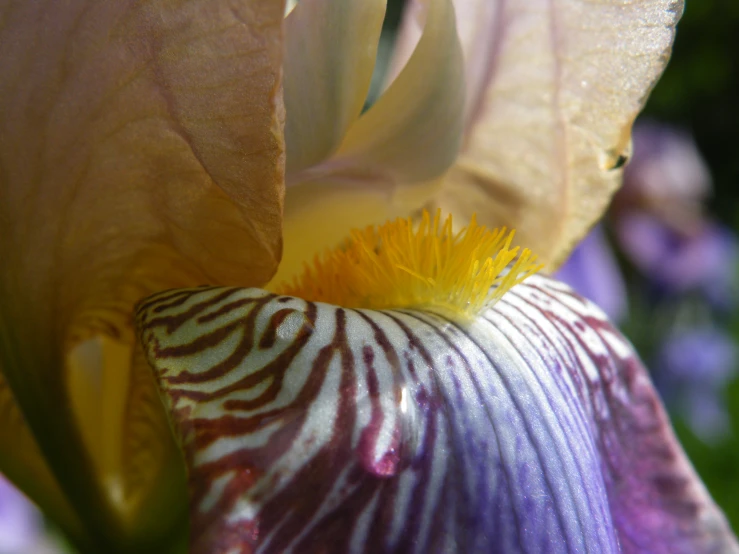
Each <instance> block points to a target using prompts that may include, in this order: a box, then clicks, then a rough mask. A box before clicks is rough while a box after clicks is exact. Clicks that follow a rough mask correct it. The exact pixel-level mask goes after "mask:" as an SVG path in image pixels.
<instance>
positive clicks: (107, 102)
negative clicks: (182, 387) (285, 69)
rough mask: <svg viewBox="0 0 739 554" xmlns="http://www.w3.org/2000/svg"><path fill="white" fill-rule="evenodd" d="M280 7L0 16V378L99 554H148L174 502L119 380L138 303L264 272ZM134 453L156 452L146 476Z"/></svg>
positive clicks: (271, 219) (156, 426) (105, 5)
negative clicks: (124, 552) (131, 551)
mask: <svg viewBox="0 0 739 554" xmlns="http://www.w3.org/2000/svg"><path fill="white" fill-rule="evenodd" d="M283 9H284V6H282V5H281V2H267V3H264V2H251V1H248V0H242V1H238V2H232V1H228V2H226V1H223V2H221V1H218V0H216V1H212V0H208V1H205V0H194V1H190V2H174V3H173V2H166V1H160V0H155V1H150V2H133V1H128V0H126V1H120V2H94V1H86V0H71V1H68V2H63V3H58V2H52V1H43V0H38V1H33V2H24V1H14V0H5V1H2V2H0V13H2V16H1V17H0V50H2V52H3V56H2V58H1V59H0V75H2V78H0V167H1V168H2V171H0V258H2V263H3V271H2V273H0V366H2V371H3V373H4V376H5V378H6V380H7V383H8V384H9V386H10V388H11V389H12V391H13V395H14V397H15V400H16V401H17V404H18V406H19V408H20V411H21V412H22V414H23V417H24V420H25V421H26V422H27V424H28V426H29V428H30V429H31V431H32V433H33V435H34V436H35V440H36V441H37V443H38V446H39V448H40V449H41V451H42V452H43V453H44V454H45V456H46V457H47V459H48V463H49V469H50V470H51V472H52V473H53V474H54V475H55V477H56V480H57V481H58V483H59V486H60V487H61V488H62V489H63V491H64V493H65V495H66V496H67V500H68V502H69V504H70V505H72V507H73V508H74V510H75V511H76V512H77V514H78V515H79V517H80V519H81V520H83V523H84V525H85V526H86V532H87V533H88V535H89V537H88V538H90V540H92V541H93V542H94V543H95V545H96V549H97V550H98V551H106V552H108V551H109V552H113V551H116V550H117V549H118V548H123V547H124V546H125V545H128V546H130V547H131V548H138V547H136V545H137V544H138V545H139V546H140V547H141V548H140V549H139V550H138V551H141V552H143V551H145V549H144V546H143V544H147V545H149V547H152V548H155V545H156V543H157V541H158V540H164V539H163V537H166V536H167V535H168V534H169V533H171V532H172V528H171V527H172V526H173V525H174V523H173V520H174V519H177V514H178V513H179V512H178V510H179V511H180V512H181V511H182V510H183V508H184V502H185V498H184V491H179V492H178V491H177V490H172V487H171V482H170V480H169V478H170V477H172V478H173V479H174V480H175V481H176V478H175V477H174V476H178V475H179V476H180V480H182V479H183V477H182V474H183V469H184V468H183V467H182V462H181V460H180V459H179V455H178V454H177V453H176V450H175V449H174V446H173V441H172V440H171V438H170V437H169V435H168V432H167V429H166V425H161V424H160V422H161V421H165V415H164V413H163V412H162V409H161V406H160V405H159V404H158V403H157V401H156V390H155V388H154V385H153V382H151V381H149V382H148V383H144V384H139V383H141V381H140V380H137V378H136V376H135V375H134V374H127V372H129V371H132V372H134V373H135V369H131V368H132V367H135V363H134V364H133V366H132V362H131V360H135V353H133V352H132V347H133V344H134V333H133V329H132V318H131V312H132V308H133V305H134V303H135V302H136V301H138V300H139V299H141V298H142V297H144V296H146V295H148V294H150V293H152V292H154V291H157V290H163V289H166V288H170V287H173V286H194V285H197V284H199V283H202V282H209V283H243V284H244V285H257V284H263V283H264V282H265V281H267V280H268V279H269V278H270V276H271V275H272V273H273V272H274V270H275V267H276V265H277V260H278V259H279V256H280V249H281V237H280V228H281V209H282V196H283V193H284V186H283V147H282V138H281V126H282V118H283V114H282V104H281V96H280V72H281V37H282V23H283V13H284V12H283ZM96 343H97V344H98V346H97V347H95V344H96ZM84 345H92V348H91V350H90V351H87V350H86V347H85V346H84ZM78 348H82V350H78ZM95 348H98V352H97V354H95V352H94V351H95ZM90 353H92V354H94V355H91V356H87V354H90ZM98 385H99V387H102V388H99V387H98ZM96 391H98V392H100V391H103V392H101V394H103V396H105V398H99V397H98V398H95V392H96ZM147 391H148V392H147ZM147 395H148V397H149V398H151V399H154V402H153V404H152V406H156V410H158V415H156V416H155V417H153V419H150V420H148V422H146V423H142V422H141V421H139V422H138V423H137V424H136V425H134V424H133V422H132V421H131V420H129V416H130V414H131V413H132V412H131V411H130V410H134V411H136V412H137V413H140V411H139V406H138V401H137V400H135V399H136V398H140V397H142V396H144V397H147ZM129 402H134V403H136V406H135V407H133V408H129V407H128V403H129ZM102 421H107V422H114V423H115V424H113V425H110V426H108V427H106V428H105V429H103V430H102V431H101V428H100V425H101V424H102ZM88 426H89V427H88ZM147 426H148V427H149V429H148V430H147V431H145V430H144V428H145V427H147ZM95 427H97V429H95ZM152 435H154V436H155V440H152ZM95 437H97V438H95ZM111 444H118V445H120V447H119V448H118V449H117V451H118V452H120V456H116V455H114V452H115V451H116V449H113V450H111V449H110V448H109V446H110V445H111ZM133 444H138V445H139V446H141V447H143V445H146V444H149V445H151V444H158V445H159V446H161V447H162V450H163V452H165V453H166V455H162V456H154V457H153V459H155V460H156V461H155V463H153V464H151V465H148V466H146V469H145V473H146V474H147V475H146V478H145V479H141V477H142V475H141V472H137V471H133V470H131V469H130V468H129V464H132V463H134V462H133V461H132V458H131V457H130V456H129V454H130V453H129V452H128V451H127V450H126V449H127V448H129V447H132V446H130V445H133ZM167 444H170V445H172V446H173V447H172V448H169V447H168V446H166V445H167ZM138 454H140V453H138V452H137V455H138ZM135 457H136V456H134V458H135ZM116 458H117V459H116ZM138 467H144V465H139V466H138ZM111 474H112V476H113V477H115V478H109V477H111ZM162 475H164V476H165V477H167V478H160V477H161V476H162ZM142 487H143V488H142ZM146 487H152V488H151V489H148V490H145V489H146ZM175 489H176V487H175ZM120 491H127V492H126V493H125V494H123V495H121V492H120ZM29 492H32V491H29ZM147 498H148V499H151V498H158V499H159V501H162V502H167V501H169V506H168V508H169V509H168V510H166V511H164V512H162V513H160V514H158V517H151V514H150V513H149V512H147V510H149V509H151V508H152V507H156V506H157V505H156V504H151V503H149V502H148V500H146V499H147ZM142 502H143V505H142ZM160 507H161V506H159V508H160ZM159 508H157V509H159ZM141 514H145V515H146V514H148V515H146V524H145V525H144V524H143V523H142V522H141V520H138V519H137V517H138V515H141ZM167 540H169V539H167ZM165 542H166V541H165Z"/></svg>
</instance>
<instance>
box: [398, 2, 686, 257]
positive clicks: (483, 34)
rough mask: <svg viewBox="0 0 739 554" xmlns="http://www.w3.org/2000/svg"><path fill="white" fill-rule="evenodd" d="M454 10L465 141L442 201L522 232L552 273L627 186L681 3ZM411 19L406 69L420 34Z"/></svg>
mask: <svg viewBox="0 0 739 554" xmlns="http://www.w3.org/2000/svg"><path fill="white" fill-rule="evenodd" d="M454 4H455V8H456V12H457V21H458V30H459V36H460V39H461V41H462V46H463V49H464V52H465V63H466V77H467V84H468V90H467V108H466V127H467V130H466V135H467V136H466V143H465V147H464V148H463V152H462V155H461V156H460V158H459V160H458V161H457V163H456V165H455V168H454V169H453V170H452V172H451V173H450V174H449V176H448V178H447V179H446V181H445V187H444V189H443V191H442V193H441V194H440V196H439V197H438V199H437V201H438V204H439V205H440V206H442V207H443V209H444V210H452V211H453V212H454V213H455V215H459V216H460V217H461V216H467V217H469V214H471V213H472V212H473V211H477V213H478V216H479V218H480V221H481V222H482V223H484V224H486V225H488V226H489V227H497V226H500V225H508V226H509V227H513V228H515V229H517V230H518V232H519V240H520V241H521V244H525V245H526V246H528V247H530V248H531V249H532V250H534V251H536V252H537V253H538V254H539V256H540V257H541V259H542V260H543V261H546V262H548V263H549V264H550V266H551V267H554V266H556V265H557V264H558V263H560V262H562V261H563V260H564V258H565V257H566V255H567V253H568V252H569V250H570V249H571V248H572V247H573V246H574V245H575V244H576V243H577V241H578V240H579V239H581V238H582V237H583V236H584V235H585V233H586V232H587V230H588V228H589V227H590V226H591V225H592V224H593V222H594V221H596V220H597V218H598V217H599V216H600V214H601V213H602V211H603V210H604V209H605V206H606V205H607V203H608V201H609V199H610V197H611V194H612V193H613V191H614V190H615V189H616V187H617V186H618V185H619V183H620V180H621V170H620V167H621V166H622V165H623V164H624V162H625V161H626V159H627V158H628V156H629V153H630V148H629V140H630V139H629V137H630V131H631V125H632V123H633V121H634V118H635V117H636V115H637V113H638V112H639V111H640V110H641V108H642V106H643V103H644V101H645V99H646V97H647V96H648V93H649V91H650V90H651V88H652V86H653V85H654V83H655V81H656V80H657V78H658V77H659V76H660V74H661V73H662V70H663V69H664V67H665V64H666V63H667V59H668V56H669V52H670V48H671V45H672V40H673V37H674V28H675V24H676V23H677V20H678V18H679V16H680V13H681V11H682V2H681V1H679V0H637V1H626V0H596V1H592V2H581V1H579V0H554V1H552V0H532V1H526V2H511V1H506V0H455V2H454ZM409 13H410V14H411V16H410V17H408V18H407V19H406V23H405V24H404V27H405V29H404V30H403V35H410V39H406V38H405V37H404V36H401V38H400V39H399V44H400V46H401V50H400V51H399V52H398V54H397V55H398V57H399V58H400V59H401V60H402V59H403V58H404V57H405V56H406V54H405V52H404V51H403V48H409V47H412V44H413V36H414V35H416V34H417V32H416V31H415V30H414V29H413V27H415V26H416V25H417V22H416V18H415V17H414V16H413V14H414V12H413V11H410V12H409ZM458 221H461V219H459V220H458Z"/></svg>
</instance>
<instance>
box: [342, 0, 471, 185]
mask: <svg viewBox="0 0 739 554" xmlns="http://www.w3.org/2000/svg"><path fill="white" fill-rule="evenodd" d="M427 12H428V13H427V14H426V18H425V24H424V28H423V34H422V36H421V39H420V41H419V42H418V45H417V46H416V49H415V50H414V52H413V54H412V55H411V57H410V59H409V60H408V63H407V64H406V65H405V67H404V68H403V70H402V71H401V73H400V74H399V75H398V77H397V78H396V79H395V81H393V83H392V85H390V87H389V88H388V89H387V90H386V91H385V93H384V94H383V95H382V96H381V97H380V98H379V99H378V100H377V102H376V103H375V104H374V105H373V106H372V108H371V109H370V110H368V111H367V112H366V113H364V114H363V115H362V117H361V118H360V119H359V120H358V121H357V123H356V124H355V125H353V126H352V127H351V128H350V129H349V132H348V133H347V136H346V138H345V139H344V142H343V143H342V145H341V148H340V149H339V152H338V154H337V160H336V162H335V163H336V165H338V166H340V167H346V166H348V167H351V168H352V169H353V170H354V171H356V172H358V173H364V172H370V173H372V172H374V173H377V174H380V175H389V176H391V177H392V178H394V180H395V181H396V182H399V183H403V182H408V183H415V182H419V181H428V180H431V179H434V178H436V177H438V176H439V175H441V174H442V173H443V172H444V171H445V170H446V169H447V168H448V167H449V166H450V165H451V164H452V162H453V161H454V159H455V158H456V156H457V153H458V151H459V145H460V141H461V132H462V118H461V114H462V111H463V109H464V90H465V89H464V67H463V59H462V51H461V48H460V46H459V39H458V37H457V33H456V29H455V19H454V9H453V6H452V3H451V1H450V0H430V1H429V2H428V10H427ZM342 158H344V159H342ZM362 169H364V171H362Z"/></svg>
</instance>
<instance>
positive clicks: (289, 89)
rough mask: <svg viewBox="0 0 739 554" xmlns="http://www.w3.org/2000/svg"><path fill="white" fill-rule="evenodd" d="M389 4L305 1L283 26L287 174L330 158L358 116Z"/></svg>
mask: <svg viewBox="0 0 739 554" xmlns="http://www.w3.org/2000/svg"><path fill="white" fill-rule="evenodd" d="M386 4H387V2H386V0H363V1H347V0H302V1H301V2H299V3H298V4H297V6H296V7H295V8H294V9H293V10H292V11H291V12H290V15H288V17H287V19H286V21H285V27H286V28H285V47H286V52H285V66H284V67H285V84H284V90H285V110H286V113H287V118H286V122H285V144H286V148H287V173H288V174H294V173H295V172H299V171H300V170H302V169H305V168H306V167H308V166H311V165H313V164H316V163H319V162H321V161H323V160H324V159H326V158H328V157H329V156H330V155H331V154H333V152H334V151H335V150H336V148H338V146H339V144H340V143H341V140H342V139H343V138H344V135H345V134H346V131H347V129H348V128H349V126H350V125H351V124H352V123H354V121H356V119H357V117H359V114H360V112H361V111H362V107H363V106H364V102H365V100H366V98H367V92H368V91H369V86H370V81H371V80H372V71H373V70H374V67H375V58H376V57H377V45H378V43H379V40H380V31H381V30H382V21H383V19H384V17H385V6H386Z"/></svg>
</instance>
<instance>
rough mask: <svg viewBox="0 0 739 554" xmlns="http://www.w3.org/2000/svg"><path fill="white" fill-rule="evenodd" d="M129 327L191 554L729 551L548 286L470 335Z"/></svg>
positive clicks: (318, 311) (308, 312)
mask: <svg viewBox="0 0 739 554" xmlns="http://www.w3.org/2000/svg"><path fill="white" fill-rule="evenodd" d="M138 317H139V325H140V328H141V331H142V340H143V343H144V348H145V351H146V353H147V355H148V359H149V361H150V363H151V364H152V366H153V367H154V368H155V371H156V374H157V379H158V383H159V386H160V388H161V391H162V393H163V397H164V400H165V403H166V404H167V406H168V408H169V411H170V414H171V418H172V422H173V424H174V427H175V429H176V432H177V435H178V437H179V439H180V441H181V443H182V445H183V449H184V452H185V456H186V459H187V462H188V464H189V467H190V486H191V494H192V503H191V524H192V533H193V534H192V539H193V548H194V549H195V550H197V551H203V552H210V553H213V554H218V553H225V552H244V553H245V552H253V551H259V552H264V553H271V552H288V551H305V550H309V549H310V548H311V545H313V546H315V545H316V544H321V545H325V548H324V551H325V552H327V553H334V552H336V553H339V552H341V553H370V552H371V553H373V554H374V553H379V552H408V553H413V552H418V553H426V552H458V553H460V554H467V553H476V552H480V553H483V552H506V553H517V552H525V553H532V554H533V553H544V552H546V553H552V552H598V553H609V552H613V553H617V552H624V553H637V552H652V553H657V554H668V553H669V554H675V553H684V554H688V553H692V554H695V553H708V552H738V551H739V549H738V548H737V544H736V542H735V539H734V538H733V536H732V535H731V532H730V530H729V528H728V526H727V523H726V521H725V519H724V517H723V515H722V514H721V513H720V512H719V510H718V509H717V508H716V506H715V505H714V504H713V502H712V500H711V499H710V498H709V497H708V495H707V493H706V491H705V489H704V488H703V486H702V484H701V483H700V481H699V480H698V478H697V476H696V475H695V473H694V471H693V469H692V468H691V467H690V465H689V462H688V461H687V459H686V457H685V455H684V454H683V452H682V450H681V449H680V447H679V445H678V444H677V442H676V440H675V438H674V436H673V434H672V431H671V429H670V427H669V423H668V420H667V417H666V415H665V412H664V410H663V408H662V406H661V404H660V402H659V400H658V397H657V395H656V393H655V391H654V389H653V387H652V385H651V383H650V381H649V378H648V376H647V373H646V371H645V370H644V367H643V366H642V365H641V363H640V362H639V360H638V359H637V358H636V357H635V355H634V353H633V350H632V349H631V346H630V345H629V344H628V343H627V342H626V341H625V339H624V338H623V337H621V336H620V335H619V334H618V332H617V331H616V330H615V329H614V328H613V327H612V326H611V325H610V324H609V323H608V321H607V320H606V319H605V316H604V315H603V313H602V312H601V311H600V310H599V309H598V308H596V307H595V306H594V305H592V304H590V303H588V302H587V301H585V300H583V299H582V298H580V297H578V296H577V295H575V294H574V293H573V292H572V291H571V289H569V288H567V287H566V286H564V285H561V284H559V283H557V282H555V281H551V280H549V279H546V278H543V277H532V278H530V279H529V280H528V281H527V282H526V283H525V284H523V285H519V286H517V287H516V288H514V289H513V290H512V291H511V292H509V293H508V294H507V295H505V296H504V297H503V298H502V299H501V300H500V301H499V302H498V303H497V304H496V305H495V306H494V307H493V308H491V309H489V310H488V311H486V312H484V313H483V314H482V316H481V317H479V318H478V319H477V320H476V321H474V322H473V323H471V324H469V325H460V324H458V323H455V322H453V321H450V320H446V319H444V318H442V317H439V316H437V315H434V314H431V313H423V312H417V311H411V310H407V311H383V312H373V311H369V310H348V309H342V308H339V307H336V306H330V305H326V304H314V303H309V302H305V301H303V300H301V299H297V298H290V297H279V296H274V295H272V294H269V293H267V292H265V291H263V290H259V289H238V288H201V289H190V290H180V291H170V292H168V293H163V294H160V295H157V296H154V297H152V298H150V299H148V300H147V301H145V302H144V303H143V304H142V305H141V306H140V308H139V312H138Z"/></svg>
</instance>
